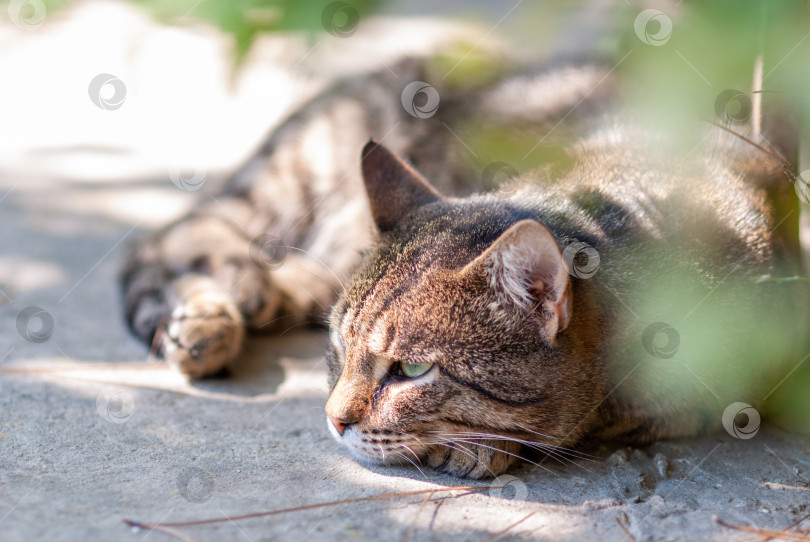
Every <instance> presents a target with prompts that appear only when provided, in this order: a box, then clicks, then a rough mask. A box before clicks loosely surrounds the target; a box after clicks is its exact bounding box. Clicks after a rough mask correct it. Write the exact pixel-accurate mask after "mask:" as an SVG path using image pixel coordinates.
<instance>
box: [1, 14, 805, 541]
mask: <svg viewBox="0 0 810 542" xmlns="http://www.w3.org/2000/svg"><path fill="white" fill-rule="evenodd" d="M99 9H101V10H107V11H105V12H104V15H103V18H104V20H106V21H107V22H108V23H109V24H112V25H113V26H114V25H115V24H118V23H117V22H116V21H127V25H125V27H126V28H129V29H130V30H131V31H130V32H129V33H123V34H122V33H121V31H120V29H119V30H118V31H116V32H113V30H110V29H109V27H108V26H103V27H102V26H99V25H95V24H93V23H92V20H93V17H98V10H99ZM60 17H62V18H61V19H59V18H58V17H56V16H54V19H55V21H54V22H53V25H52V26H51V27H48V28H49V30H48V32H43V33H40V34H36V33H35V34H31V33H28V34H23V31H20V30H18V29H16V28H15V27H10V26H9V27H8V28H6V27H3V28H1V29H0V41H6V42H9V41H13V42H14V43H15V45H16V46H15V48H14V49H9V48H3V49H0V50H2V51H3V52H2V54H0V66H1V67H3V72H4V73H5V74H6V75H7V76H8V74H10V73H13V74H16V76H17V79H14V78H11V79H12V80H16V81H22V82H20V83H18V84H17V85H16V86H8V85H6V86H5V87H3V92H4V93H5V94H4V95H3V98H4V99H3V100H0V113H2V114H0V118H3V119H5V121H4V122H3V126H4V128H3V131H2V134H0V139H2V140H3V143H4V144H3V146H2V147H3V149H4V150H3V153H2V154H0V168H2V171H3V173H2V174H0V232H2V234H0V321H2V322H3V325H2V327H0V540H4V541H5V540H10V541H11V540H14V541H16V540H53V541H58V540H124V541H130V540H131V541H133V542H135V541H141V540H169V539H170V537H169V535H167V534H165V533H159V532H150V531H147V530H144V529H138V528H132V527H130V526H128V525H126V524H125V523H124V521H123V520H124V519H127V518H128V519H133V520H137V521H142V522H177V521H185V520H197V519H205V518H215V517H233V516H236V515H241V514H248V513H253V512H262V511H270V510H277V509H283V508H289V507H295V506H302V505H309V504H315V503H325V502H328V501H335V500H343V499H353V498H360V497H368V496H374V495H381V494H389V493H398V492H411V491H419V490H429V489H442V488H445V487H451V486H458V485H467V484H469V482H468V481H466V480H460V479H456V478H453V477H450V476H445V475H438V474H435V473H432V472H429V471H425V472H420V471H419V470H417V469H415V468H412V467H410V468H405V467H379V466H366V465H361V464H358V463H356V462H355V461H353V460H352V459H351V458H349V457H348V455H347V454H346V452H345V451H344V450H343V449H340V448H338V446H337V445H336V444H335V443H334V442H333V441H332V439H331V437H330V436H329V434H328V432H327V430H326V423H325V419H324V414H323V406H324V404H325V401H326V394H327V390H326V380H325V367H324V362H323V359H322V349H323V346H324V344H325V337H324V335H323V334H322V333H318V332H297V333H290V334H288V335H285V336H283V337H281V338H278V339H266V340H264V339H263V340H261V341H256V342H255V343H252V344H251V345H250V347H249V349H248V352H247V354H246V356H245V359H244V362H243V363H242V364H241V365H240V366H239V368H238V369H237V370H236V372H235V374H234V376H233V378H231V379H228V380H211V381H205V382H200V383H194V384H188V383H186V382H185V381H184V380H183V379H182V378H180V377H178V376H177V375H175V374H174V373H171V372H170V371H168V370H167V369H166V368H165V367H163V366H161V365H160V364H156V363H154V362H151V361H149V359H148V352H147V350H146V348H145V347H144V346H143V345H141V344H139V343H137V342H136V341H135V340H134V339H132V338H131V337H130V336H129V335H128V333H127V331H126V329H125V327H124V324H123V321H122V318H121V316H120V314H121V306H120V302H119V299H118V292H117V288H116V282H115V274H116V271H117V268H118V265H119V263H120V259H121V251H122V249H123V247H124V246H125V245H126V243H127V242H128V241H129V240H131V239H133V238H134V237H135V236H137V235H138V234H139V233H140V232H142V231H145V230H147V229H148V228H151V227H154V226H155V225H157V224H160V223H163V222H164V221H166V220H168V219H169V218H171V217H173V216H177V215H178V214H179V213H181V212H182V211H183V210H184V209H186V208H187V207H188V206H189V205H191V204H192V202H193V201H194V199H195V198H196V197H206V195H205V194H206V193H207V192H208V191H211V190H214V188H215V185H216V184H217V180H218V179H219V178H220V177H221V173H222V172H224V171H227V170H228V169H229V168H232V167H233V166H234V165H235V164H237V163H238V162H239V160H241V159H242V157H243V156H244V154H245V153H247V152H248V151H249V149H250V147H251V146H252V145H254V144H255V142H256V141H258V138H259V137H260V134H261V133H262V131H263V130H265V129H266V128H267V126H268V125H269V124H271V123H272V122H274V121H276V120H277V119H278V118H279V117H280V116H281V114H282V112H283V111H284V110H285V109H287V108H289V107H290V106H291V105H292V104H294V103H296V101H297V100H301V99H303V97H304V96H306V95H307V94H308V93H311V92H313V91H314V90H315V89H316V88H317V87H318V85H319V84H323V81H324V80H327V79H328V77H329V74H328V73H327V74H324V72H319V73H320V76H319V77H304V76H301V75H295V76H293V75H291V74H290V72H289V71H287V70H286V68H285V67H284V65H283V62H282V61H281V60H279V61H278V62H276V63H274V64H271V67H268V63H263V62H260V61H258V60H256V61H255V62H254V64H253V65H252V67H249V69H248V71H247V72H246V75H243V76H242V77H243V79H241V80H240V83H239V84H238V85H237V86H236V89H235V90H234V91H233V92H231V91H229V90H228V88H227V87H226V86H225V85H224V84H220V83H216V84H211V85H206V84H203V83H201V81H202V82H205V81H208V80H210V81H219V79H217V78H216V75H217V70H220V69H223V62H224V61H223V60H222V58H221V54H220V52H219V50H218V49H217V47H216V37H211V36H208V35H206V36H203V37H200V36H199V35H191V34H177V35H175V34H172V32H175V31H169V30H165V29H160V28H157V27H155V26H154V25H152V24H151V23H149V22H147V21H144V20H142V19H141V18H140V16H139V15H137V14H136V13H133V12H132V11H131V10H129V9H125V8H121V7H117V6H114V5H113V6H112V7H111V6H110V5H107V4H101V5H97V6H95V7H93V9H91V10H89V11H87V10H85V11H81V12H79V13H74V14H72V15H70V16H60ZM110 21H112V23H110ZM122 24H123V23H122ZM122 28H124V26H122ZM133 28H134V29H136V30H137V31H135V30H132V29H133ZM88 33H89V35H90V37H89V38H87V40H85V41H84V42H82V43H85V44H87V43H96V46H93V47H91V46H89V45H85V46H86V47H88V48H89V49H90V50H92V51H95V53H94V54H91V55H84V54H82V51H80V50H75V49H77V48H80V46H79V45H75V42H73V41H71V40H69V39H67V38H68V37H70V36H71V35H74V34H75V35H79V34H88ZM105 33H109V34H110V35H107V34H105ZM113 34H115V36H116V37H115V40H114V41H112V42H105V41H104V40H105V39H110V36H111V35H113ZM85 37H86V36H85ZM60 39H64V40H65V41H61V42H60V41H59V40H60ZM170 39H174V40H175V41H176V43H177V44H178V45H177V48H176V49H172V50H174V51H178V52H177V53H176V55H177V56H173V54H171V53H169V54H165V55H157V56H161V57H162V58H157V57H155V56H154V55H155V53H154V51H153V53H150V54H153V56H152V57H148V51H149V50H150V49H149V45H150V44H153V43H162V41H161V40H170ZM369 39H373V38H369ZM94 40H95V42H94ZM153 40H154V41H153ZM134 42H138V43H139V44H140V45H141V46H142V47H141V48H140V49H138V50H139V51H141V52H140V53H135V54H133V53H132V51H131V50H130V49H128V47H129V46H130V45H131V44H132V43H134ZM58 43H64V44H66V45H64V47H66V48H68V49H69V50H68V53H73V55H72V56H71V55H68V57H70V58H74V59H75V61H74V63H73V64H72V65H71V69H70V70H69V71H67V70H62V67H61V66H60V65H61V64H62V63H63V62H64V61H63V60H60V58H65V55H64V54H63V55H60V56H58V57H55V56H50V55H47V54H45V52H46V51H50V50H52V47H53V46H54V44H58ZM71 44H73V45H71ZM326 45H327V47H326V48H327V49H328V48H329V47H331V46H332V45H333V44H332V43H331V42H330V43H328V44H326ZM276 46H277V47H280V46H278V45H276ZM71 47H72V48H74V50H70V48H71ZM183 47H186V48H187V49H185V50H184V49H183ZM273 47H274V45H273V44H272V43H271V44H267V47H266V48H265V49H263V50H264V51H270V52H269V53H267V54H268V55H270V56H271V57H272V58H273V59H279V58H282V57H283V58H288V56H289V55H284V54H280V53H279V49H274V48H273ZM284 47H287V45H285V46H284ZM290 47H298V49H297V51H298V53H297V54H299V57H300V56H302V55H306V51H307V48H306V45H305V44H297V45H294V46H292V45H291V46H290ZM282 49H283V48H282ZM126 51H129V53H127V54H125V52H126ZM143 51H147V52H146V53H144V52H143ZM184 51H185V52H184ZM194 52H196V53H199V54H202V55H205V54H207V55H210V62H198V63H197V64H195V65H193V66H189V65H188V62H185V61H183V59H184V58H188V57H187V56H186V55H187V53H189V54H190V53H194ZM282 52H283V51H282ZM141 54H142V55H147V56H146V57H142V56H138V55H141ZM312 54H314V55H315V56H317V55H318V54H320V52H319V51H317V50H316V51H315V52H314V53H312ZM26 55H27V56H26ZM133 55H134V56H133ZM272 55H276V56H272ZM307 58H309V57H307ZM37 59H39V60H41V62H37V63H36V64H35V65H36V69H34V67H33V66H34V64H32V63H34V61H35V60H37ZM265 60H266V59H265ZM307 62H309V61H307ZM312 62H313V63H315V62H317V61H316V60H313V61H312ZM292 64H294V62H293V61H289V60H288V61H287V67H289V65H292ZM305 64H306V63H305ZM308 65H309V66H310V67H311V66H312V65H314V64H308ZM156 66H157V67H156ZM161 69H163V70H164V71H162V72H161V71H160V70H161ZM15 70H16V71H15ZM60 70H62V71H60ZM139 70H140V71H139ZM100 72H110V73H122V74H123V73H126V74H128V78H126V80H127V81H129V84H128V86H127V89H128V94H127V98H126V102H125V104H124V106H123V107H121V109H120V110H119V111H103V110H101V109H100V108H98V107H96V106H94V105H93V104H92V103H90V102H89V101H88V99H87V95H86V89H87V81H88V80H89V79H90V77H92V76H93V75H95V74H97V73H100ZM178 73H179V74H181V75H182V77H181V76H180V75H178ZM54 74H57V75H54ZM161 77H164V78H169V79H164V80H163V81H162V84H153V82H154V81H155V80H158V81H160V80H161ZM206 77H208V79H206ZM6 79H7V80H8V79H9V78H8V77H6ZM192 82H193V84H192ZM282 83H283V84H282ZM150 85H152V86H150ZM279 87H283V89H286V90H284V91H283V92H281V94H279V90H278V89H279ZM161 89H163V93H164V94H161ZM271 91H272V92H275V93H276V94H275V95H274V96H275V98H273V100H270V103H267V102H268V100H267V99H266V98H267V96H268V94H267V93H270V92H271ZM161 97H162V98H163V101H161ZM15 100H16V101H15ZM144 103H148V104H149V106H148V107H147V106H146V105H144ZM206 104H209V105H210V104H217V107H216V108H215V109H216V111H209V110H208V109H207V107H208V106H206ZM204 106H205V107H204ZM211 107H212V108H213V106H211ZM155 111H157V112H155ZM119 113H120V114H119ZM144 115H146V116H144ZM263 116H264V117H263ZM49 119H50V122H49ZM257 119H258V120H257ZM150 123H151V124H150ZM204 144H207V145H208V146H207V147H205V148H207V149H208V148H215V149H216V152H205V153H201V152H200V150H199V148H200V146H201V145H204ZM195 148H196V149H197V150H196V151H195ZM195 152H196V154H195ZM176 156H181V157H182V160H181V162H182V165H187V164H193V165H194V167H195V168H197V169H199V170H201V171H205V172H206V174H207V177H206V185H205V186H204V187H203V189H202V190H201V191H200V192H197V193H189V192H184V191H182V190H179V189H178V188H177V187H176V186H174V185H173V184H172V183H171V182H170V181H169V180H168V178H167V175H166V173H167V171H168V170H169V169H170V168H172V167H176V164H175V163H173V162H172V160H174V159H175V158H172V157H176ZM29 307H38V308H39V309H29ZM34 314H37V316H32V315H34ZM21 315H24V316H21ZM28 316H30V318H27V317H28ZM808 452H810V439H808V438H807V437H803V436H798V435H793V434H789V433H786V432H783V431H781V430H779V429H777V428H774V427H769V426H767V425H766V426H763V427H762V428H761V429H760V431H759V433H757V434H756V436H755V437H754V438H751V439H748V440H741V439H735V438H733V437H731V436H730V435H728V434H725V433H723V434H720V435H715V436H711V437H706V438H702V439H694V440H686V441H677V442H663V443H658V444H655V445H653V446H650V447H648V448H644V449H630V448H626V449H625V448H622V449H597V450H592V451H591V453H592V454H593V455H594V456H595V457H594V459H593V460H590V461H584V460H581V461H576V462H573V463H568V464H559V463H555V462H554V461H550V460H546V461H544V462H543V463H542V466H541V467H540V468H538V467H536V466H532V465H528V464H526V465H523V466H521V467H518V468H516V469H514V470H513V471H511V472H510V473H509V477H507V478H501V479H499V480H497V481H496V482H489V481H485V482H475V483H473V484H472V485H475V486H478V487H480V488H481V490H480V491H476V492H473V493H471V492H468V491H455V492H447V493H435V494H433V495H432V496H431V495H427V496H426V494H419V495H411V496H405V497H398V498H389V499H380V500H372V501H361V502H353V503H347V504H341V505H335V506H330V507H323V508H316V509H311V510H306V511H296V512H287V513H283V514H278V515H272V516H264V517H259V518H252V519H242V520H233V521H226V522H221V523H216V524H209V525H201V526H194V527H182V528H180V527H178V528H176V530H177V531H178V532H179V533H180V536H181V537H186V539H193V540H199V541H205V540H211V541H219V540H245V541H250V542H259V541H262V540H285V541H286V540H305V539H319V540H377V539H386V540H459V541H461V540H468V541H476V542H480V541H484V540H494V539H496V538H499V537H501V538H503V539H517V540H522V539H537V540H599V541H600V542H607V541H620V540H637V541H642V540H704V539H705V540H738V539H739V540H742V539H746V538H748V539H750V537H751V535H750V534H746V533H743V532H740V531H736V530H732V529H730V528H728V527H724V526H721V525H720V524H719V523H718V522H717V521H715V520H714V519H713V518H714V517H715V516H716V517H717V518H719V519H720V520H721V521H724V522H727V523H729V524H734V525H745V526H756V527H759V528H765V529H781V528H785V527H788V526H790V525H791V524H792V523H794V522H795V521H797V520H799V519H800V518H802V517H803V516H805V515H806V514H810V509H808V508H810V460H808V457H810V455H808ZM504 484H506V486H507V487H506V488H505V489H498V488H497V487H493V486H500V485H504ZM517 522H520V523H519V524H517V525H515V524H516V523H517ZM804 525H805V526H806V525H807V524H804Z"/></svg>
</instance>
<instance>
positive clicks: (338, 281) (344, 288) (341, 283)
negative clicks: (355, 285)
mask: <svg viewBox="0 0 810 542" xmlns="http://www.w3.org/2000/svg"><path fill="white" fill-rule="evenodd" d="M284 248H287V249H292V250H297V251H299V252H301V253H303V254H306V255H307V256H309V257H310V258H312V259H313V260H314V261H316V262H318V263H319V264H321V265H322V266H323V268H324V269H326V270H327V271H329V272H330V273H331V274H332V276H333V277H335V280H336V281H337V283H338V285H339V286H340V288H341V289H342V290H343V293H346V286H344V284H343V281H342V280H340V277H338V276H337V273H335V271H334V270H333V269H332V268H331V267H330V266H329V265H327V264H326V263H325V262H324V261H323V260H321V259H320V258H318V257H317V256H315V255H314V254H312V253H311V252H309V251H307V250H304V249H303V248H299V247H291V246H285V247H284Z"/></svg>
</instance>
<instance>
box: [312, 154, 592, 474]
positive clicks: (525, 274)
mask: <svg viewBox="0 0 810 542" xmlns="http://www.w3.org/2000/svg"><path fill="white" fill-rule="evenodd" d="M362 170H363V176H364V180H365V185H366V191H367V194H368V197H369V203H370V206H371V213H372V216H373V218H374V222H375V224H376V227H377V229H378V244H377V247H376V248H375V249H374V250H373V251H372V252H371V253H370V254H369V255H368V256H367V257H366V259H365V262H364V265H363V266H362V268H361V269H360V271H359V272H358V273H357V274H356V275H355V277H354V278H353V281H352V284H351V285H350V286H349V287H348V288H347V289H346V291H345V292H344V294H343V295H342V296H341V297H340V299H339V301H338V303H337V304H336V305H335V308H334V309H333V312H332V314H331V318H330V339H331V340H330V343H331V344H330V348H329V353H328V363H329V376H330V384H331V386H332V393H331V396H330V397H329V401H328V403H327V405H326V413H327V420H328V422H329V428H330V431H331V432H332V434H333V436H334V437H335V438H336V439H337V440H338V441H339V442H340V443H342V444H344V445H346V446H347V447H348V448H349V449H350V450H351V452H352V454H353V455H354V456H355V457H357V458H358V459H364V460H369V461H374V462H384V463H404V462H412V463H422V464H427V465H430V466H432V467H434V468H439V469H442V470H445V471H448V472H451V473H454V474H458V475H466V476H470V477H485V476H492V475H497V474H499V473H501V472H503V471H504V470H505V469H506V468H507V467H508V466H509V465H510V464H512V463H513V462H514V461H515V459H516V458H517V457H518V456H520V455H521V454H522V453H524V452H525V450H524V449H523V448H522V443H525V442H530V443H535V444H538V445H539V446H540V447H543V446H547V447H558V446H566V445H568V444H570V443H572V442H574V441H576V440H577V438H578V437H579V436H580V435H581V434H582V433H583V432H584V431H585V430H586V429H587V428H588V427H587V425H588V419H589V416H591V415H592V414H593V411H594V410H595V408H596V405H595V404H594V401H595V399H594V398H595V397H597V396H598V394H597V393H596V389H595V388H596V387H597V385H598V383H597V381H598V379H599V375H598V370H597V369H596V367H595V364H594V363H593V360H592V359H591V356H590V354H588V353H587V352H588V351H589V348H591V347H592V345H590V344H589V341H588V340H587V339H584V338H582V337H581V336H578V334H577V332H576V330H574V329H573V328H577V327H580V328H581V327H584V326H587V325H590V324H592V322H587V317H583V316H580V317H579V318H577V314H576V312H577V310H578V306H579V305H581V303H578V302H577V300H576V299H575V297H576V296H575V295H574V294H575V291H574V289H573V288H572V282H571V279H570V276H569V274H568V270H567V266H566V264H565V261H564V259H563V256H562V253H561V250H560V247H559V245H558V243H557V241H556V240H555V238H554V236H553V235H552V234H551V232H550V231H549V230H548V229H547V228H546V227H545V226H544V225H542V224H541V223H540V222H538V221H536V220H532V219H530V218H526V216H529V215H528V214H527V212H526V211H520V210H517V209H514V208H510V206H509V205H507V204H506V203H503V202H502V201H499V200H497V199H496V198H493V197H491V196H478V197H473V198H469V199H465V200H452V199H449V198H443V197H442V196H440V195H439V194H438V193H437V192H436V191H435V190H434V189H433V188H432V187H431V186H430V185H429V184H428V182H427V181H425V180H424V179H423V178H422V177H421V176H420V175H419V174H418V173H417V172H416V171H414V170H413V169H411V168H410V167H409V166H407V165H406V164H405V163H404V162H402V161H401V160H400V159H398V158H397V157H396V156H394V155H393V154H392V153H391V152H390V151H388V150H387V149H386V148H385V147H383V146H381V145H378V144H376V143H373V142H372V143H369V144H368V145H366V147H365V149H364V150H363V157H362ZM521 213H523V215H525V216H523V215H521ZM582 312H586V311H582Z"/></svg>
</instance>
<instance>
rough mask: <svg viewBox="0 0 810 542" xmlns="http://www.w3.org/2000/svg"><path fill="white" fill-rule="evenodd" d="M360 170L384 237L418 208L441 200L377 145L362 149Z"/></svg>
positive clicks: (390, 154) (405, 167) (369, 145)
mask: <svg viewBox="0 0 810 542" xmlns="http://www.w3.org/2000/svg"><path fill="white" fill-rule="evenodd" d="M361 166H362V170H363V181H364V182H365V185H366V193H367V194H368V201H369V204H370V205H371V216H372V217H373V218H374V223H375V224H376V225H377V228H379V230H380V231H381V232H383V233H384V232H387V231H391V230H392V229H394V228H396V227H397V225H399V223H400V222H401V221H402V219H403V218H405V216H407V215H408V214H410V213H411V212H413V211H414V210H415V209H417V208H418V207H421V206H422V205H425V204H428V203H431V202H433V201H437V200H439V199H441V196H440V195H439V193H438V192H437V191H436V189H435V188H433V187H432V186H431V185H430V183H428V182H427V181H426V180H425V179H424V178H422V176H421V175H419V173H417V172H416V170H415V169H413V168H412V167H410V166H409V165H408V164H406V163H405V162H403V161H402V160H401V159H399V158H398V157H397V156H396V155H395V154H394V153H392V152H391V151H389V150H388V149H386V148H385V147H383V146H382V145H380V144H379V143H377V142H376V141H373V140H372V141H369V142H368V143H366V146H365V147H363V154H362V158H361Z"/></svg>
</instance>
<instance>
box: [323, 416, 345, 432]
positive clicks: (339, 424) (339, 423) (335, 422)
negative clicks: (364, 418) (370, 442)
mask: <svg viewBox="0 0 810 542" xmlns="http://www.w3.org/2000/svg"><path fill="white" fill-rule="evenodd" d="M327 417H328V418H329V423H331V424H332V427H334V428H335V430H336V431H337V432H338V434H339V435H340V436H341V437H342V436H343V432H344V431H346V428H347V427H349V426H350V425H351V423H350V422H346V421H345V420H339V419H337V418H333V417H332V416H327Z"/></svg>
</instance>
